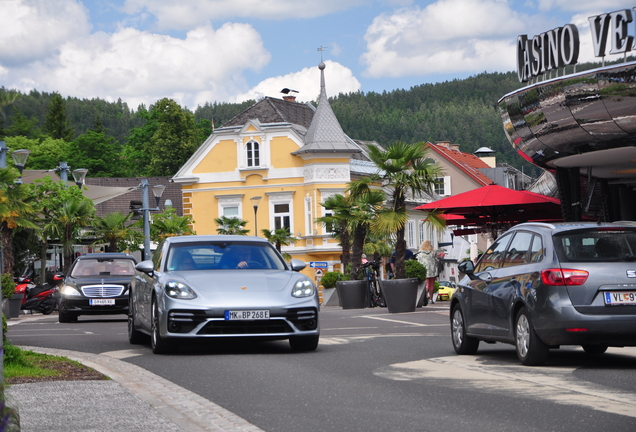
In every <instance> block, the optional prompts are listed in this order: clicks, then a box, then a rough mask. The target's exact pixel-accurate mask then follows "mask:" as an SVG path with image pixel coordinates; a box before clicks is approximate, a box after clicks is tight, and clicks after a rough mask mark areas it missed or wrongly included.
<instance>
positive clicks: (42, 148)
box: [6, 136, 69, 170]
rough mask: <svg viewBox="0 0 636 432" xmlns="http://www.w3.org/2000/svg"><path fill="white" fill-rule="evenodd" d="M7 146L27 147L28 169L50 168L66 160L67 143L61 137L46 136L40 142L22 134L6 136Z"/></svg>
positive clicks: (67, 152) (67, 153)
mask: <svg viewBox="0 0 636 432" xmlns="http://www.w3.org/2000/svg"><path fill="white" fill-rule="evenodd" d="M6 142H7V146H8V147H10V148H16V149H27V150H29V151H31V153H30V154H29V169H34V170H50V169H53V168H55V167H57V166H58V165H59V164H60V162H62V161H68V155H69V143H67V142H66V141H64V140H61V139H53V138H51V137H46V138H45V139H44V140H43V141H42V142H40V141H39V140H37V139H29V138H25V137H22V136H16V137H7V138H6Z"/></svg>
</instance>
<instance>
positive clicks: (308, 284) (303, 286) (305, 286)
mask: <svg viewBox="0 0 636 432" xmlns="http://www.w3.org/2000/svg"><path fill="white" fill-rule="evenodd" d="M315 292H316V287H314V283H313V282H312V281H310V280H309V279H301V280H299V281H298V282H296V283H295V284H294V289H293V290H292V296H294V297H311V296H312V295H314V293H315Z"/></svg>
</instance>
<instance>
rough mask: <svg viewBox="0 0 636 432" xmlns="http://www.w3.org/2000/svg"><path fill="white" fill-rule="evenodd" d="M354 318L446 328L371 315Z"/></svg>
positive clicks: (439, 325)
mask: <svg viewBox="0 0 636 432" xmlns="http://www.w3.org/2000/svg"><path fill="white" fill-rule="evenodd" d="M356 318H369V319H375V320H379V321H387V322H394V323H398V324H406V325H411V326H414V327H441V326H445V327H448V324H421V323H414V322H409V321H400V320H396V319H392V318H384V317H381V316H372V315H360V316H358V317H356Z"/></svg>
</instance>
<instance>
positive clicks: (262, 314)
mask: <svg viewBox="0 0 636 432" xmlns="http://www.w3.org/2000/svg"><path fill="white" fill-rule="evenodd" d="M225 319H226V320H227V321H232V320H241V321H246V320H268V319H269V311H268V310H242V311H225Z"/></svg>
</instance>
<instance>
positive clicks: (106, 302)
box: [88, 299, 115, 306]
mask: <svg viewBox="0 0 636 432" xmlns="http://www.w3.org/2000/svg"><path fill="white" fill-rule="evenodd" d="M88 304H89V305H91V306H115V299H89V300H88Z"/></svg>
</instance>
